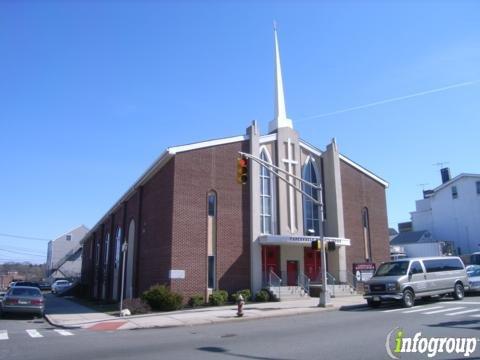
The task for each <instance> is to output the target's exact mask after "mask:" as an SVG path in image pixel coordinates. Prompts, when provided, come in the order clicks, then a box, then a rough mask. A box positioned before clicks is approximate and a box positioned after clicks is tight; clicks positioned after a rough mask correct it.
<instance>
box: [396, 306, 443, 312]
mask: <svg viewBox="0 0 480 360" xmlns="http://www.w3.org/2000/svg"><path fill="white" fill-rule="evenodd" d="M435 309H443V306H433V307H423V306H422V307H420V308H418V309H415V310H408V311H404V312H403V313H402V314H410V313H415V312H420V311H428V310H435Z"/></svg>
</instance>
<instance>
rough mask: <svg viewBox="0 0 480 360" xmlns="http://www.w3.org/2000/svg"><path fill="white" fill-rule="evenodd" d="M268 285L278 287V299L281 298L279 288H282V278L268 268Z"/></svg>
mask: <svg viewBox="0 0 480 360" xmlns="http://www.w3.org/2000/svg"><path fill="white" fill-rule="evenodd" d="M268 286H269V288H278V300H280V298H281V294H280V291H281V288H282V279H281V278H280V277H279V276H278V275H277V274H276V273H275V271H273V270H272V269H270V272H269V273H268Z"/></svg>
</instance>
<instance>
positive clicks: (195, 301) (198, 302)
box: [188, 295, 205, 308]
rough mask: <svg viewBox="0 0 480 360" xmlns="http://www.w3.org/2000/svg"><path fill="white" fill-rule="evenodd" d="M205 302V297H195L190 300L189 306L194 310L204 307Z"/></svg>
mask: <svg viewBox="0 0 480 360" xmlns="http://www.w3.org/2000/svg"><path fill="white" fill-rule="evenodd" d="M204 303H205V302H204V301H203V295H193V296H192V297H191V298H190V299H189V300H188V305H189V306H191V307H192V308H194V307H198V306H202V305H203V304H204Z"/></svg>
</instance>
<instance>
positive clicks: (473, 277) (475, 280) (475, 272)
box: [467, 266, 480, 291]
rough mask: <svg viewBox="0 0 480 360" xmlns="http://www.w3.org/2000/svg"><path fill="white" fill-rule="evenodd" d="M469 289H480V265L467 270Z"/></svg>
mask: <svg viewBox="0 0 480 360" xmlns="http://www.w3.org/2000/svg"><path fill="white" fill-rule="evenodd" d="M467 275H468V281H469V285H470V289H469V290H470V291H480V266H479V267H477V268H473V269H472V270H470V271H467Z"/></svg>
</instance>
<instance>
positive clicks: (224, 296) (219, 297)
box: [208, 290, 228, 306]
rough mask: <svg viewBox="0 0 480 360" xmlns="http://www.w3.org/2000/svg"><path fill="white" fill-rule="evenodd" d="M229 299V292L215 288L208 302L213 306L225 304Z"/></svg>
mask: <svg viewBox="0 0 480 360" xmlns="http://www.w3.org/2000/svg"><path fill="white" fill-rule="evenodd" d="M227 301H228V292H226V291H225V290H215V291H214V292H213V293H212V294H210V296H209V297H208V302H209V303H210V305H212V306H220V305H224V304H225V303H226V302H227Z"/></svg>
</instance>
